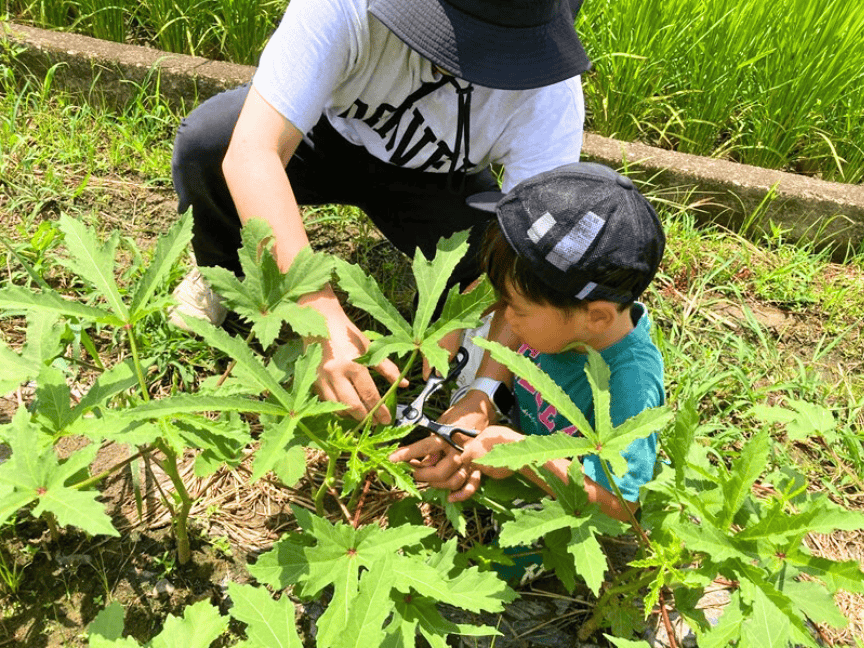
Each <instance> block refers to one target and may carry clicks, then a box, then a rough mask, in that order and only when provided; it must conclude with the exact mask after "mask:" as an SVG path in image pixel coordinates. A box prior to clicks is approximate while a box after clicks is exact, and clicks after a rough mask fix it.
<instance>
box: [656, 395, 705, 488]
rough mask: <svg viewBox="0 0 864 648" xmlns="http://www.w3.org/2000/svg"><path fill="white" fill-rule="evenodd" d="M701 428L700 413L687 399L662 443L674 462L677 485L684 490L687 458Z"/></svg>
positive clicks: (693, 403) (663, 437) (694, 404)
mask: <svg viewBox="0 0 864 648" xmlns="http://www.w3.org/2000/svg"><path fill="white" fill-rule="evenodd" d="M698 427H699V411H698V409H697V407H696V403H695V402H694V401H693V400H692V399H687V401H685V402H684V404H683V405H682V406H680V407H679V409H678V414H677V416H676V417H675V425H674V426H673V427H672V430H671V431H669V432H668V433H667V434H666V435H665V436H662V437H661V439H660V441H661V444H662V446H663V449H664V450H665V451H666V454H667V455H669V458H670V459H671V460H672V467H673V468H674V470H675V485H676V486H677V487H678V489H679V490H683V488H684V477H685V475H686V474H687V456H688V455H689V454H690V452H691V449H692V448H693V446H694V444H695V439H696V428H698Z"/></svg>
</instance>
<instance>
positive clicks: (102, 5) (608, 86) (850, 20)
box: [0, 0, 864, 183]
mask: <svg viewBox="0 0 864 648" xmlns="http://www.w3.org/2000/svg"><path fill="white" fill-rule="evenodd" d="M286 6H287V1H286V0H142V1H141V2H131V0H82V1H81V2H71V1H70V0H50V1H49V0H0V16H2V15H8V17H9V18H10V19H13V20H19V21H23V22H29V23H32V24H35V25H38V26H43V27H50V28H59V29H69V30H73V31H77V32H80V33H84V34H88V35H91V36H95V37H97V38H104V39H109V40H115V41H120V42H124V41H125V42H132V43H140V42H145V43H150V44H152V45H154V46H156V47H159V48H161V49H164V50H167V51H171V52H183V53H187V54H195V55H200V56H206V57H211V58H219V59H226V60H230V61H234V62H238V63H246V64H255V63H257V60H258V56H259V54H260V52H261V50H262V48H263V46H264V44H265V43H266V40H267V38H269V36H270V34H271V33H272V31H273V29H275V27H276V25H277V24H278V22H279V19H280V18H281V16H282V13H283V11H284V9H285V7H286ZM576 27H577V31H578V32H579V33H580V35H581V36H582V40H583V41H584V43H585V45H586V48H587V50H588V52H589V54H590V56H591V58H592V60H593V62H594V69H593V70H592V71H591V72H590V73H589V74H587V75H586V78H585V94H586V102H587V110H588V125H589V127H590V128H591V129H592V130H594V131H596V132H598V133H600V134H601V135H607V136H613V137H617V138H620V139H623V140H627V141H632V140H642V141H644V142H646V143H649V144H654V145H658V146H663V147H668V148H673V149H676V150H680V151H684V152H688V153H695V154H698V155H709V156H716V157H728V158H731V159H734V160H738V161H741V162H744V163H747V164H754V165H757V166H764V167H768V168H779V169H787V170H792V171H797V172H803V173H814V174H818V175H821V176H822V177H825V178H827V179H832V180H838V181H843V182H850V183H860V182H862V180H864V147H862V142H864V37H862V36H864V6H862V5H860V4H856V3H850V2H842V1H841V0H829V1H828V2H822V3H815V2H809V1H808V0H776V1H775V2H764V1H763V0H743V1H741V2H736V3H732V4H730V3H729V2H726V1H725V0H681V1H674V2H673V1H672V0H644V1H642V0H616V1H615V2H612V0H592V1H591V2H587V3H585V6H584V7H583V8H582V11H581V13H580V16H579V19H578V21H577V23H576Z"/></svg>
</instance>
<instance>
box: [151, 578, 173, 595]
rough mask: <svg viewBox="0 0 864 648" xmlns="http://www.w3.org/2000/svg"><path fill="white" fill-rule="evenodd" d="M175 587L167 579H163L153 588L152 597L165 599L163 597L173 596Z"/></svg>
mask: <svg viewBox="0 0 864 648" xmlns="http://www.w3.org/2000/svg"><path fill="white" fill-rule="evenodd" d="M174 591H175V590H174V586H173V585H172V584H171V583H170V582H169V581H168V579H167V578H163V579H162V580H160V581H157V583H156V584H155V585H154V586H153V592H152V594H151V595H152V596H155V597H163V596H171V595H172V594H173V593H174Z"/></svg>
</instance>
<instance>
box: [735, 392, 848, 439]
mask: <svg viewBox="0 0 864 648" xmlns="http://www.w3.org/2000/svg"><path fill="white" fill-rule="evenodd" d="M787 403H788V405H789V407H790V408H791V409H787V408H785V407H770V406H767V405H754V406H753V409H751V410H750V413H751V414H753V415H754V416H755V417H756V418H758V419H759V420H760V421H763V422H765V423H782V424H784V425H785V426H786V433H787V435H788V436H789V440H790V441H804V440H805V439H808V438H809V437H811V436H822V437H824V438H825V440H826V441H828V442H829V443H831V442H832V441H834V440H835V439H836V437H837V433H836V428H837V421H836V420H835V419H834V415H833V414H832V413H831V410H829V409H828V408H826V407H823V406H822V405H817V404H814V403H808V402H806V401H802V400H797V399H791V400H789V401H787Z"/></svg>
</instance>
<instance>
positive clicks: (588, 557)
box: [567, 524, 606, 596]
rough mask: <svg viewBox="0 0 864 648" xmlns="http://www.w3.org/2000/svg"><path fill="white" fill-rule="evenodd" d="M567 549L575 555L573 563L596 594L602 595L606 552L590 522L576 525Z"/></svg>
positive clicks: (577, 571)
mask: <svg viewBox="0 0 864 648" xmlns="http://www.w3.org/2000/svg"><path fill="white" fill-rule="evenodd" d="M567 551H568V552H569V553H570V555H571V556H573V564H574V566H575V567H576V573H578V574H579V575H580V576H581V577H582V578H583V579H585V584H586V585H588V587H589V589H590V590H591V591H592V592H594V595H595V596H599V595H600V586H601V585H603V575H604V574H605V573H606V554H604V553H603V549H602V547H601V546H600V543H599V542H597V538H596V537H595V535H594V531H593V530H592V529H591V527H590V525H589V524H581V525H579V526H575V527H574V528H573V531H572V536H571V540H570V542H569V543H568V545H567Z"/></svg>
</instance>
